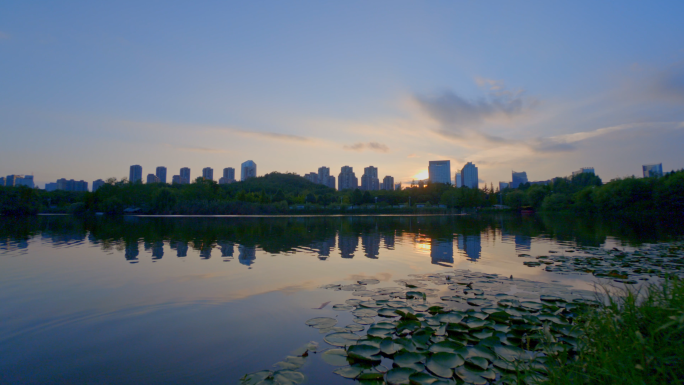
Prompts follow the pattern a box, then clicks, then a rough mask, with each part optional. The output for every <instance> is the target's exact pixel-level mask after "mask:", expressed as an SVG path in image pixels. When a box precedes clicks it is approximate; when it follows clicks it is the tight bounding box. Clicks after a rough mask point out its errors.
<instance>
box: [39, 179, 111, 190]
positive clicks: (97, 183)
mask: <svg viewBox="0 0 684 385" xmlns="http://www.w3.org/2000/svg"><path fill="white" fill-rule="evenodd" d="M104 184H105V182H104V181H103V180H102V179H98V180H96V181H94V182H93V188H92V191H93V192H95V191H97V189H99V188H100V187H102V186H104ZM55 187H57V186H56V185H55ZM45 189H46V190H47V185H45Z"/></svg>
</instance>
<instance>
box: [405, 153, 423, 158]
mask: <svg viewBox="0 0 684 385" xmlns="http://www.w3.org/2000/svg"><path fill="white" fill-rule="evenodd" d="M407 158H420V156H418V155H416V154H409V155H408V156H407Z"/></svg>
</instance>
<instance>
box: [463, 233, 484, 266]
mask: <svg viewBox="0 0 684 385" xmlns="http://www.w3.org/2000/svg"><path fill="white" fill-rule="evenodd" d="M458 249H459V250H461V251H462V252H463V253H465V255H466V256H467V259H468V260H469V261H471V262H477V260H478V259H480V254H481V253H482V239H481V236H480V234H477V235H462V234H459V235H458Z"/></svg>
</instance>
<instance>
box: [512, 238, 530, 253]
mask: <svg viewBox="0 0 684 385" xmlns="http://www.w3.org/2000/svg"><path fill="white" fill-rule="evenodd" d="M531 247H532V237H528V236H525V235H516V236H515V251H518V252H523V251H524V252H528V251H530V248H531Z"/></svg>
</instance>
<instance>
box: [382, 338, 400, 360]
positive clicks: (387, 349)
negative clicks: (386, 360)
mask: <svg viewBox="0 0 684 385" xmlns="http://www.w3.org/2000/svg"><path fill="white" fill-rule="evenodd" d="M402 348H403V346H402V345H400V344H397V343H395V342H394V340H393V339H391V338H385V339H383V340H382V342H381V343H380V351H382V352H383V353H385V354H387V355H388V356H391V355H392V354H394V353H396V352H398V351H399V350H401V349H402Z"/></svg>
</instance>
